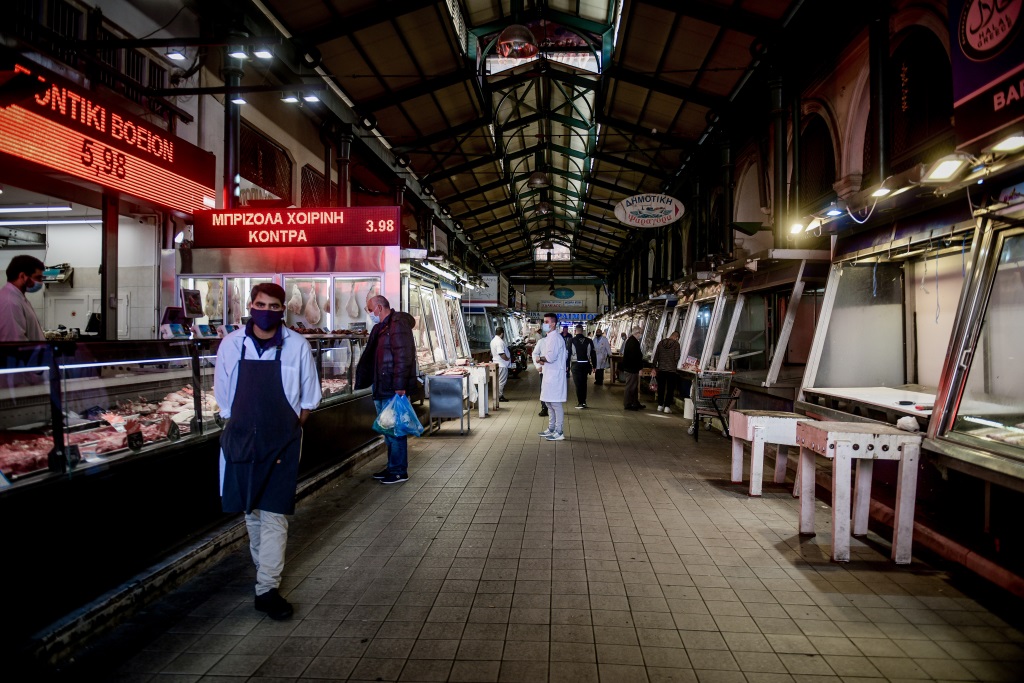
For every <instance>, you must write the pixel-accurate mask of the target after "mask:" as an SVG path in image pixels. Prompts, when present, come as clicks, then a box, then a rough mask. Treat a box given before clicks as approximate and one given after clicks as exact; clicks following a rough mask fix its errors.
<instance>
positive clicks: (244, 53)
mask: <svg viewBox="0 0 1024 683" xmlns="http://www.w3.org/2000/svg"><path fill="white" fill-rule="evenodd" d="M228 57H232V58H234V59H249V51H248V50H247V49H246V48H244V47H242V46H241V45H229V46H228Z"/></svg>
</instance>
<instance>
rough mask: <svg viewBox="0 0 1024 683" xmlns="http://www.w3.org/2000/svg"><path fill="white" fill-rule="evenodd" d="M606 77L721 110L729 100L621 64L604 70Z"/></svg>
mask: <svg viewBox="0 0 1024 683" xmlns="http://www.w3.org/2000/svg"><path fill="white" fill-rule="evenodd" d="M604 77H605V78H612V79H615V80H617V81H622V82H623V83H631V84H633V85H635V86H638V87H640V88H644V89H645V90H650V91H651V92H656V93H661V94H662V95H667V96H668V97H674V98H676V99H678V100H686V101H687V102H693V103H694V104H697V105H700V106H702V107H707V108H708V109H714V110H716V111H721V110H723V109H725V107H726V105H727V104H728V103H729V101H728V100H727V99H726V98H724V97H719V96H718V95H712V94H711V93H707V92H704V91H702V90H698V89H696V88H688V87H686V86H684V85H677V84H675V83H669V82H667V81H664V80H662V79H660V78H658V77H656V76H649V75H647V74H642V73H638V72H636V71H632V70H631V69H624V68H622V67H620V66H612V67H610V68H609V69H608V70H607V71H605V72H604Z"/></svg>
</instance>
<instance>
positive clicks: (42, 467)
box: [0, 336, 378, 637]
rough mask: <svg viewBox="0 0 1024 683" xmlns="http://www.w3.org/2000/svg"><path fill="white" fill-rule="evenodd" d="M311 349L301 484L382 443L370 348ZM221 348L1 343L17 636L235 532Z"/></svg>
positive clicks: (3, 460) (6, 568) (2, 502)
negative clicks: (225, 461) (312, 398)
mask: <svg viewBox="0 0 1024 683" xmlns="http://www.w3.org/2000/svg"><path fill="white" fill-rule="evenodd" d="M307 341H308V342H309V343H310V344H311V348H312V349H313V353H314V355H315V356H316V358H317V367H318V371H320V372H321V379H322V386H323V387H324V389H325V391H324V394H325V398H324V400H323V401H322V403H321V404H320V406H319V407H318V408H317V409H316V410H314V411H313V412H312V413H311V415H310V417H309V420H308V421H307V423H306V427H305V430H304V439H303V457H302V461H301V465H300V472H299V478H300V481H301V480H305V479H308V478H311V477H313V476H315V475H316V474H318V473H320V472H322V471H324V470H325V469H327V468H329V467H332V466H335V465H337V464H340V463H343V462H344V461H345V460H347V459H348V457H349V456H350V455H351V454H354V453H357V452H359V451H361V450H362V449H364V448H365V447H367V446H369V445H371V444H372V443H373V442H374V441H375V440H376V439H377V438H378V435H377V434H376V433H375V432H373V430H372V424H373V420H374V416H375V410H374V406H373V400H372V397H371V395H370V392H369V390H365V389H364V390H360V391H354V390H353V389H352V382H351V378H352V376H353V372H354V368H355V364H356V363H357V362H358V359H359V356H360V354H361V352H362V349H363V347H364V345H365V340H364V338H363V337H362V336H358V337H354V336H350V337H343V336H334V337H332V336H318V337H314V338H311V339H307ZM219 343H220V340H217V339H211V340H205V339H198V340H181V341H178V340H166V341H131V342H77V343H76V342H51V343H46V344H36V345H10V344H4V345H0V384H2V385H3V387H4V391H3V396H2V402H0V429H2V431H0V439H2V441H0V471H2V472H3V473H4V475H5V477H4V480H3V481H0V518H2V519H5V520H19V522H18V523H17V524H11V525H9V528H8V529H7V530H6V531H5V547H6V550H7V552H8V553H9V554H10V556H11V557H17V558H18V561H17V562H5V563H0V580H2V581H4V583H5V584H6V585H10V586H18V587H19V590H17V591H14V592H13V594H12V596H10V598H9V601H8V606H9V608H10V609H13V613H16V614H18V615H19V619H18V620H8V622H11V623H8V624H7V626H6V627H5V629H9V630H10V633H9V632H8V630H5V631H4V633H3V635H13V636H14V637H27V636H28V635H30V634H31V633H33V632H35V631H37V630H38V629H40V628H42V627H44V626H45V625H46V624H48V623H50V622H52V621H53V620H54V619H56V618H58V617H60V616H62V615H64V614H68V613H70V612H71V611H73V610H75V609H77V608H78V607H81V606H82V605H84V604H86V603H87V602H89V601H90V600H92V599H95V598H96V597H97V596H99V595H101V594H102V593H104V592H105V591H107V590H110V589H112V588H114V587H115V586H117V585H118V584H120V583H123V582H124V581H127V580H129V579H130V578H131V577H132V576H134V575H136V574H137V573H138V572H140V571H142V570H143V569H145V568H146V567H149V566H151V565H153V564H154V563H156V562H158V561H160V560H161V559H162V558H164V557H166V556H167V555H168V554H169V553H172V552H173V551H174V550H175V549H176V548H179V547H181V546H182V545H183V544H185V543H188V542H189V541H190V540H192V539H195V538H196V537H197V536H200V535H202V534H204V533H206V532H208V530H210V529H211V528H212V527H213V526H216V525H219V524H221V523H223V522H224V521H225V520H226V518H227V517H226V516H225V515H224V514H223V513H222V512H221V507H220V496H219V489H218V462H219V450H220V446H219V436H220V431H221V427H220V424H219V419H218V413H217V410H218V406H217V405H216V403H215V402H214V399H213V377H214V368H215V364H216V352H217V348H218V346H219ZM136 435H137V436H136ZM84 558H88V561H83V559H84ZM72 565H73V566H74V569H73V572H71V574H73V580H69V576H70V575H69V567H70V566H72ZM40 595H45V596H46V599H45V600H43V601H40V600H39V596H40ZM13 622H17V623H13Z"/></svg>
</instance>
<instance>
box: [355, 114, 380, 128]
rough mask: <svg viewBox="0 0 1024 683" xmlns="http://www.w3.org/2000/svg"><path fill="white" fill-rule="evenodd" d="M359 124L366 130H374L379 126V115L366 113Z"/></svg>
mask: <svg viewBox="0 0 1024 683" xmlns="http://www.w3.org/2000/svg"><path fill="white" fill-rule="evenodd" d="M359 125H360V126H362V127H363V128H365V129H366V130H373V129H374V128H376V127H377V117H376V116H374V115H373V114H366V115H364V116H363V117H362V118H361V119H360V120H359Z"/></svg>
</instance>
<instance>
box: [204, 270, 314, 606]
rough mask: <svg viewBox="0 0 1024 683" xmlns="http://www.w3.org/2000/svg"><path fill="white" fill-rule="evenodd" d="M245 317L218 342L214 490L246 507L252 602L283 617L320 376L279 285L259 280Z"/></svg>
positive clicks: (227, 505)
mask: <svg viewBox="0 0 1024 683" xmlns="http://www.w3.org/2000/svg"><path fill="white" fill-rule="evenodd" d="M249 299H250V301H251V302H252V303H251V304H250V308H249V316H250V318H249V322H248V324H247V325H246V326H245V327H244V328H242V329H240V330H236V331H234V332H232V333H231V334H229V335H228V336H226V337H225V338H224V340H223V341H222V342H221V344H220V348H219V349H218V350H217V369H216V373H215V375H214V380H213V394H214V396H215V397H216V399H217V403H219V404H220V417H221V418H223V419H225V420H227V423H226V424H225V425H224V431H222V432H221V436H220V446H221V461H220V485H221V488H220V494H221V507H222V508H223V510H224V512H229V513H237V512H243V513H245V527H246V531H247V532H248V534H249V552H250V554H251V555H252V560H253V564H255V565H256V600H255V607H256V609H257V610H258V611H260V612H264V613H266V614H267V616H269V617H270V618H271V619H275V620H280V619H287V618H288V617H290V616H291V615H292V612H293V608H292V606H291V604H290V603H289V602H288V601H287V600H286V599H285V598H284V597H283V596H282V595H281V593H280V592H279V591H278V589H279V588H280V586H281V575H282V572H283V571H284V562H285V548H286V546H287V544H288V517H289V516H290V515H292V514H294V513H295V486H296V483H297V482H298V476H299V460H300V458H301V456H302V427H303V425H304V424H305V423H306V419H307V418H308V417H309V414H310V412H311V411H312V410H313V409H314V408H316V407H317V405H318V404H319V403H320V398H321V392H320V379H319V378H318V377H317V374H316V363H315V361H314V360H313V352H312V350H310V348H309V342H308V341H306V340H305V339H304V338H303V337H302V335H300V334H298V333H296V332H292V331H291V330H289V329H288V328H287V327H286V326H285V325H284V323H283V321H284V313H285V296H284V290H283V289H282V288H281V286H280V285H277V284H274V283H272V282H264V283H262V284H258V285H256V286H255V287H253V288H252V291H251V292H250V296H249Z"/></svg>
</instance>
